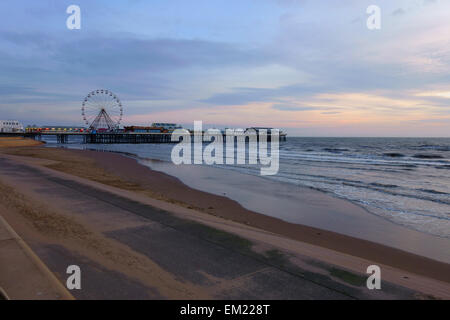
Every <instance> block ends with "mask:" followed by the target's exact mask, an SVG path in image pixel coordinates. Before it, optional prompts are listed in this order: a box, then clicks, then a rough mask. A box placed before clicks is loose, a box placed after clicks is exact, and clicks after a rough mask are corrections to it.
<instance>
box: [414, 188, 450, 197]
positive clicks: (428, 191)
mask: <svg viewBox="0 0 450 320" xmlns="http://www.w3.org/2000/svg"><path fill="white" fill-rule="evenodd" d="M417 190H418V191H422V192H426V193H432V194H447V195H450V194H449V193H447V192H442V191H437V190H433V189H422V188H421V189H417Z"/></svg>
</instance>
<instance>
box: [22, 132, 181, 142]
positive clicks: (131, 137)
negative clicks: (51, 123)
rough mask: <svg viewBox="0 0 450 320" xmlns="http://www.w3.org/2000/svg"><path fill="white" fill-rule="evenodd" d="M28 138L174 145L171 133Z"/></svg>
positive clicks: (36, 135)
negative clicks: (77, 138)
mask: <svg viewBox="0 0 450 320" xmlns="http://www.w3.org/2000/svg"><path fill="white" fill-rule="evenodd" d="M20 135H22V136H25V137H27V138H32V139H35V140H41V139H42V137H45V136H54V137H56V141H57V143H60V144H66V143H69V140H70V138H71V137H81V138H82V139H81V143H84V144H87V143H90V144H119V143H131V144H138V143H174V142H172V141H171V134H170V133H81V132H70V133H25V134H20Z"/></svg>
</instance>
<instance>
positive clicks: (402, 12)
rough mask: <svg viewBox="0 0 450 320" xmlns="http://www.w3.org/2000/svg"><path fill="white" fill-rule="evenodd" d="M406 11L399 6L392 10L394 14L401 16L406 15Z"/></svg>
mask: <svg viewBox="0 0 450 320" xmlns="http://www.w3.org/2000/svg"><path fill="white" fill-rule="evenodd" d="M405 13H406V11H405V10H403V9H402V8H398V9H395V10H394V11H393V12H392V15H393V16H401V15H404V14H405Z"/></svg>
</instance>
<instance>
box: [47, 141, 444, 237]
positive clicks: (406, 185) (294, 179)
mask: <svg viewBox="0 0 450 320" xmlns="http://www.w3.org/2000/svg"><path fill="white" fill-rule="evenodd" d="M47 143H48V146H49V147H55V146H58V144H57V143H56V141H55V140H52V139H51V138H47ZM173 146H174V145H173V144H109V145H99V144H95V145H83V144H80V143H78V142H77V141H73V142H72V143H69V144H67V145H65V147H69V148H76V149H92V150H102V151H112V152H123V153H127V154H133V155H135V156H136V157H138V158H140V159H154V160H160V161H171V157H170V155H171V151H172V148H173ZM215 166H217V167H220V168H222V169H225V170H233V171H236V172H239V173H242V174H247V175H255V176H259V175H260V165H248V164H247V165H215ZM261 178H262V179H269V180H273V181H277V182H281V183H284V184H288V185H292V186H293V187H294V186H302V187H308V188H312V189H316V190H320V191H323V192H326V193H328V194H330V195H332V196H334V197H338V198H343V199H347V200H349V201H351V202H353V203H355V204H358V205H360V206H362V207H364V208H365V209H366V210H367V211H369V212H370V213H372V214H374V215H377V216H380V217H382V218H384V219H386V220H389V221H391V222H393V223H395V224H398V225H402V226H404V227H407V228H410V229H414V230H417V231H420V232H424V233H428V234H431V235H434V236H438V237H443V238H450V138H316V137H314V138H309V137H288V138H287V141H285V142H280V146H279V171H278V173H277V174H276V175H272V176H263V177H261ZM249 187H250V186H249Z"/></svg>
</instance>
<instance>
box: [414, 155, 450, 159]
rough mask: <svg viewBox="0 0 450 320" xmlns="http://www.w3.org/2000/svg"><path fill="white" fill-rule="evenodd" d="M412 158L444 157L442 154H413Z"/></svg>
mask: <svg viewBox="0 0 450 320" xmlns="http://www.w3.org/2000/svg"><path fill="white" fill-rule="evenodd" d="M413 158H416V159H445V158H444V157H443V156H441V155H439V154H415V155H413Z"/></svg>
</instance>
